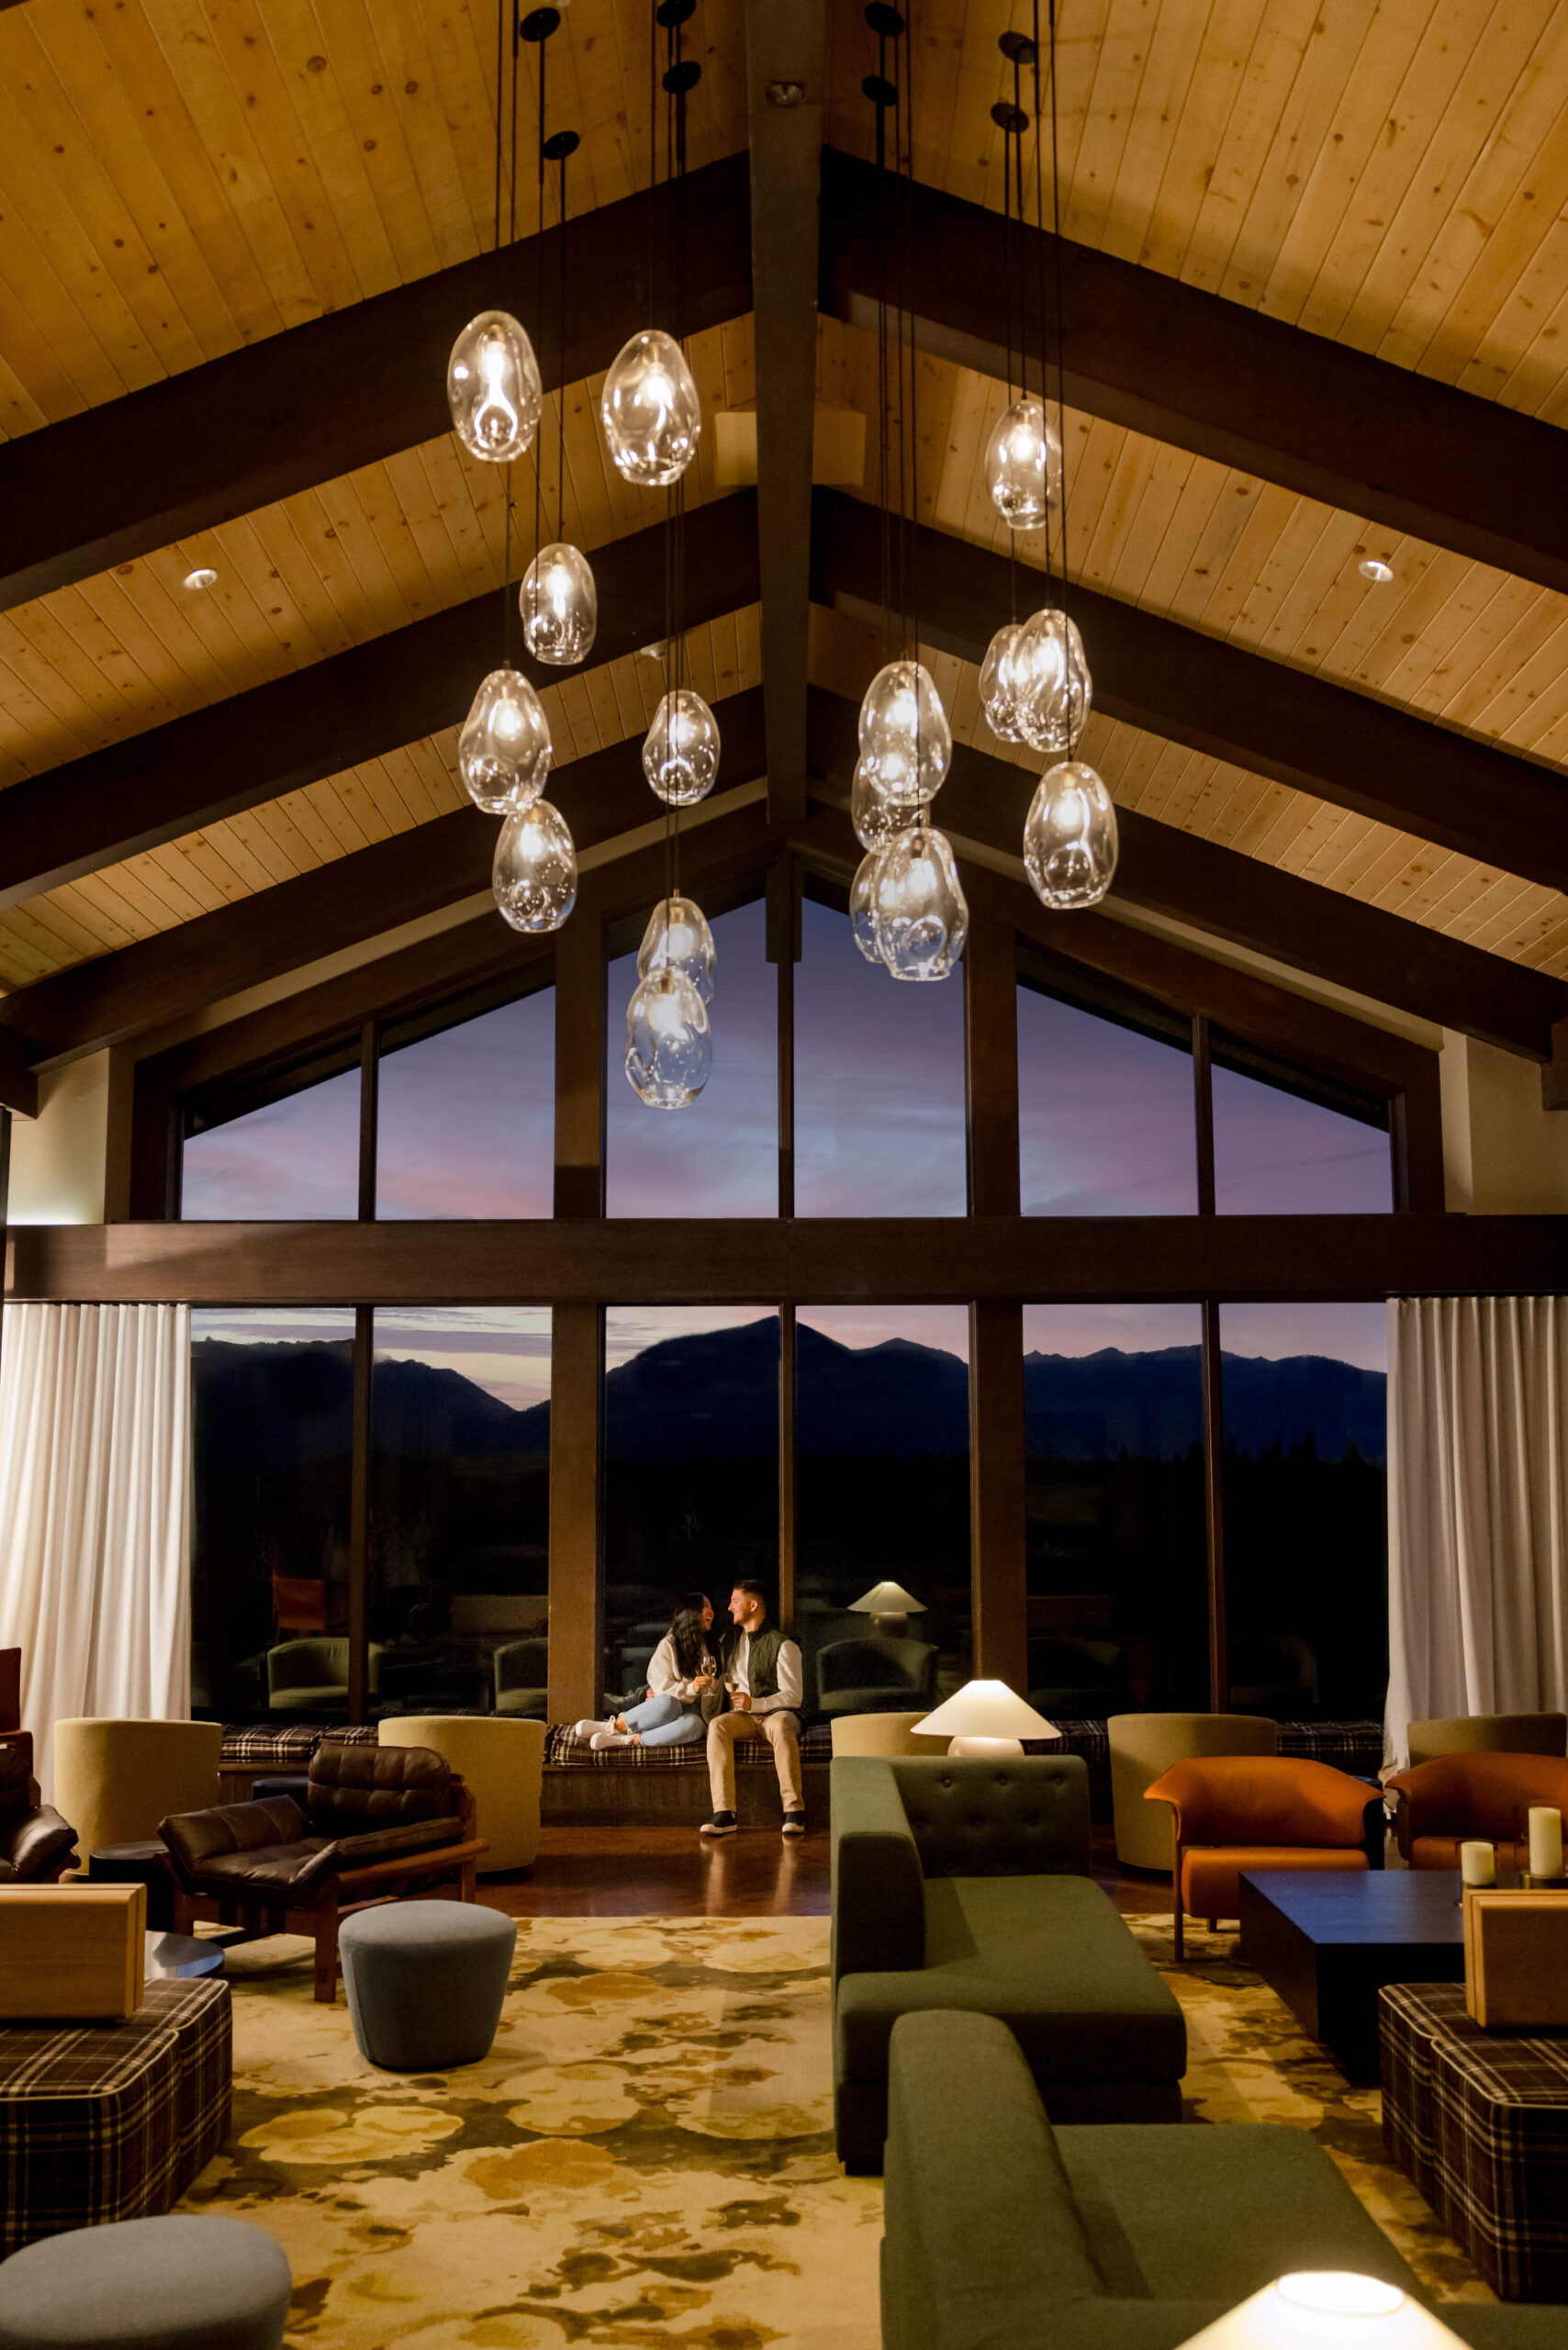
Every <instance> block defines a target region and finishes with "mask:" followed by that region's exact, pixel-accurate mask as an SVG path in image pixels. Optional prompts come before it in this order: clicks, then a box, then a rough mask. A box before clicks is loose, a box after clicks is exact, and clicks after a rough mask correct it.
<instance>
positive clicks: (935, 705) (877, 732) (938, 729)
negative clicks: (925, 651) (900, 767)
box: [860, 661, 953, 800]
mask: <svg viewBox="0 0 1568 2350" xmlns="http://www.w3.org/2000/svg"><path fill="white" fill-rule="evenodd" d="M860 748H861V750H862V752H863V753H869V754H871V755H874V756H876V757H878V758H883V757H885V756H886V755H887V754H888V753H889V752H890V751H902V752H904V753H906V754H907V755H908V756H909V757H910V758H911V759H912V760H913V763H914V771H915V797H916V799H917V800H932V799H935V795H936V793H937V792H938V791H940V790H941V789H942V785H943V783H944V781H945V779H946V774H947V769H948V768H949V767H951V766H952V764H953V730H952V728H951V727H950V726H949V725H948V723H947V713H946V711H945V710H944V709H943V707H942V697H941V695H940V694H939V693H938V692H937V690H936V688H935V683H934V682H933V679H932V676H931V672H930V671H929V669H927V668H926V666H925V665H924V662H920V661H890V662H889V663H888V664H887V666H886V667H885V668H881V669H879V670H878V672H877V674H876V676H875V677H873V678H872V680H871V682H870V684H869V685H868V687H867V688H866V699H865V700H864V701H863V702H862V703H861V705H860Z"/></svg>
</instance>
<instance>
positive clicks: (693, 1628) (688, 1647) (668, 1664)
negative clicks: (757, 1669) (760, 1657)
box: [574, 1591, 720, 1753]
mask: <svg viewBox="0 0 1568 2350" xmlns="http://www.w3.org/2000/svg"><path fill="white" fill-rule="evenodd" d="M712 1622H713V1608H712V1603H711V1601H710V1600H709V1599H708V1598H707V1597H706V1596H705V1595H703V1594H702V1593H701V1592H700V1591H692V1592H688V1594H687V1595H686V1597H685V1598H684V1599H683V1600H682V1601H681V1603H680V1606H678V1608H677V1609H676V1611H675V1619H674V1621H673V1622H672V1624H671V1625H670V1628H669V1630H668V1631H667V1632H666V1634H665V1636H664V1639H662V1640H661V1641H660V1642H659V1644H658V1647H657V1648H656V1649H655V1651H654V1653H653V1656H652V1658H651V1659H650V1660H649V1663H648V1694H647V1696H646V1698H645V1700H644V1703H643V1704H642V1705H640V1706H628V1707H627V1708H626V1711H625V1712H624V1713H623V1714H613V1715H612V1716H611V1717H610V1720H609V1721H607V1722H594V1721H581V1722H578V1723H577V1726H576V1729H575V1733H574V1734H575V1735H576V1736H577V1737H578V1738H586V1739H587V1740H588V1744H589V1746H591V1747H592V1748H593V1750H594V1751H595V1753H602V1752H603V1751H604V1749H605V1748H606V1747H607V1746H691V1745H695V1743H696V1741H697V1740H699V1739H700V1738H704V1737H706V1735H707V1731H708V1721H707V1715H706V1713H705V1712H704V1702H705V1701H709V1702H710V1704H711V1699H712V1695H713V1693H714V1692H716V1691H717V1690H718V1688H719V1685H720V1683H719V1666H718V1662H717V1660H716V1659H715V1657H714V1655H713V1653H712V1651H711V1648H710V1647H709V1644H708V1634H709V1631H710V1630H711V1627H712Z"/></svg>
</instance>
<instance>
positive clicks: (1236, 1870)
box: [1182, 1844, 1367, 1918]
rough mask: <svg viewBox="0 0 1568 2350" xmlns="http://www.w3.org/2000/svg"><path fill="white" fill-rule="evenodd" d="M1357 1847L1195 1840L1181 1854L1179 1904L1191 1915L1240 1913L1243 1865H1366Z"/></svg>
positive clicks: (1335, 1867)
mask: <svg viewBox="0 0 1568 2350" xmlns="http://www.w3.org/2000/svg"><path fill="white" fill-rule="evenodd" d="M1366 1866H1367V1856H1366V1854H1365V1852H1362V1851H1361V1849H1360V1848H1359V1847H1358V1849H1357V1850H1356V1851H1355V1852H1350V1851H1349V1850H1347V1849H1346V1848H1345V1847H1343V1846H1335V1847H1333V1848H1331V1849H1325V1848H1322V1847H1316V1848H1315V1847H1313V1846H1311V1845H1308V1846H1307V1847H1306V1848H1305V1850H1304V1849H1303V1847H1302V1846H1301V1845H1299V1844H1226V1845H1223V1846H1221V1847H1219V1848H1218V1849H1217V1850H1216V1849H1215V1847H1214V1846H1213V1845H1206V1846H1205V1845H1201V1844H1200V1845H1198V1846H1196V1847H1194V1848H1192V1849H1189V1850H1188V1851H1186V1852H1183V1853H1182V1908H1183V1909H1184V1910H1185V1911H1186V1913H1187V1915H1188V1916H1189V1917H1190V1918H1239V1917H1240V1915H1241V1872H1242V1870H1243V1869H1331V1870H1338V1871H1340V1872H1343V1871H1345V1870H1347V1869H1349V1870H1352V1871H1353V1870H1357V1869H1365V1867H1366Z"/></svg>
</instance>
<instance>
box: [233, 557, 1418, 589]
mask: <svg viewBox="0 0 1568 2350" xmlns="http://www.w3.org/2000/svg"><path fill="white" fill-rule="evenodd" d="M1356 569H1357V570H1358V571H1359V572H1360V573H1361V577H1362V578H1363V579H1370V580H1371V581H1372V586H1373V587H1374V588H1386V587H1387V585H1388V583H1389V581H1390V580H1391V579H1392V578H1393V576H1394V567H1393V565H1391V564H1386V563H1384V561H1383V557H1382V556H1381V555H1376V554H1369V555H1367V556H1366V557H1365V558H1364V560H1363V561H1361V563H1358V564H1357V565H1356ZM189 584H190V583H189V582H188V581H187V582H186V585H187V586H188V585H189Z"/></svg>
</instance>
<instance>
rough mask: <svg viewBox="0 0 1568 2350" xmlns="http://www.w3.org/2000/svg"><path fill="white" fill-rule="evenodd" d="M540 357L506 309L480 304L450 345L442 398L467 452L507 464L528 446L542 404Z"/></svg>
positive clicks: (519, 455)
mask: <svg viewBox="0 0 1568 2350" xmlns="http://www.w3.org/2000/svg"><path fill="white" fill-rule="evenodd" d="M543 397H544V396H543V391H542V389H541V387H540V382H539V362H538V360H537V359H535V357H534V355H533V345H532V342H531V341H529V339H528V336H527V334H526V332H525V331H524V330H523V329H522V328H521V326H519V324H518V322H517V320H516V319H514V318H513V317H512V316H511V315H510V312H509V311H506V310H481V311H480V313H479V315H478V317H477V318H476V319H469V321H468V323H467V325H466V326H465V328H464V330H463V331H462V333H461V334H460V335H459V336H458V338H457V341H455V342H454V344H453V346H452V356H451V358H450V359H449V360H448V361H447V363H446V398H447V405H448V407H449V408H451V410H452V425H453V430H454V432H455V433H456V435H457V437H458V439H459V440H460V441H461V442H462V443H463V445H464V447H465V449H466V450H467V452H468V453H469V455H470V456H471V457H483V458H484V459H485V461H486V463H487V464H492V465H508V464H510V463H511V461H512V459H513V458H514V457H521V456H522V455H524V454H525V453H526V452H527V451H528V450H530V449H531V448H532V446H533V436H534V433H535V432H536V431H538V429H539V411H540V408H541V407H542V406H543Z"/></svg>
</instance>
